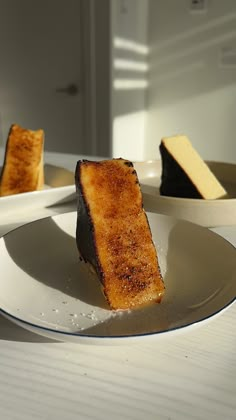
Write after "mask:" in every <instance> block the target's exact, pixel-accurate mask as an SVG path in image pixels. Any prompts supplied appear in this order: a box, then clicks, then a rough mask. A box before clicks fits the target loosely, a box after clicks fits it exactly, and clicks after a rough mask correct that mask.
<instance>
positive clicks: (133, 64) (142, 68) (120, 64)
mask: <svg viewBox="0 0 236 420" xmlns="http://www.w3.org/2000/svg"><path fill="white" fill-rule="evenodd" d="M114 69H116V70H128V71H129V70H132V71H137V72H143V73H145V72H147V71H148V65H147V63H144V62H142V61H136V60H125V59H122V58H115V60H114Z"/></svg>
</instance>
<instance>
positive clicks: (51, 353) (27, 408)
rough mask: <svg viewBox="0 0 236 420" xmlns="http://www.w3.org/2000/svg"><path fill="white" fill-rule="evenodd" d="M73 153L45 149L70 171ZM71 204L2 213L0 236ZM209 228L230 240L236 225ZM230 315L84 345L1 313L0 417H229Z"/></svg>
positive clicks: (235, 344)
mask: <svg viewBox="0 0 236 420" xmlns="http://www.w3.org/2000/svg"><path fill="white" fill-rule="evenodd" d="M0 157H1V150H0ZM78 158H79V156H72V155H70V156H69V155H59V154H54V153H46V154H45V160H46V161H47V162H48V163H53V164H55V165H62V166H64V167H66V168H67V169H71V170H74V167H75V163H76V160H77V159H78ZM72 210H75V203H70V204H66V205H63V206H61V207H60V206H58V207H54V208H53V210H52V209H38V210H37V211H34V213H33V214H28V215H25V216H24V217H23V216H21V218H20V219H19V217H17V215H16V216H15V219H14V220H13V219H12V216H11V219H10V220H9V222H7V221H6V220H7V219H5V218H4V223H1V220H0V235H3V234H5V233H6V232H7V231H9V230H11V229H12V228H13V227H15V226H16V225H20V224H24V223H26V222H28V221H29V220H36V219H38V218H40V217H45V216H49V215H53V214H56V213H63V212H67V211H72ZM214 230H215V231H216V232H218V233H220V234H221V235H222V236H224V237H225V238H227V239H228V240H229V241H230V242H231V243H232V244H234V245H235V246H236V226H232V227H229V226H227V227H222V228H217V229H214ZM235 322H236V304H234V305H233V306H231V307H230V308H229V309H228V310H227V311H226V312H224V313H223V314H222V315H221V316H219V317H216V318H215V319H213V320H212V321H211V322H210V323H209V324H207V325H204V326H201V327H199V328H197V329H193V330H189V331H187V330H186V331H185V332H182V333H181V334H179V335H177V336H171V337H168V336H165V337H164V338H160V337H158V336H157V337H156V339H153V340H151V341H146V340H145V339H144V340H143V341H139V342H135V343H132V345H131V344H129V345H126V344H122V345H118V346H106V345H104V346H90V345H87V344H76V345H75V344H69V343H59V342H50V340H49V339H46V338H43V337H40V336H38V335H36V334H33V333H30V332H28V331H26V330H24V329H22V328H20V327H18V326H16V325H15V324H13V323H11V322H10V321H7V320H6V319H5V318H4V317H1V316H0V420H54V419H55V420H75V419H83V420H87V419H97V420H99V419H103V420H107V419H115V420H116V419H137V420H139V419H140V420H141V419H142V420H143V419H146V420H151V419H155V420H156V419H160V420H162V419H163V420H164V419H165V420H182V419H186V420H192V419H196V420H197V419H204V420H205V419H206V420H207V419H217V420H218V419H219V420H221V419H224V420H230V419H235V418H236V335H235V330H236V328H235Z"/></svg>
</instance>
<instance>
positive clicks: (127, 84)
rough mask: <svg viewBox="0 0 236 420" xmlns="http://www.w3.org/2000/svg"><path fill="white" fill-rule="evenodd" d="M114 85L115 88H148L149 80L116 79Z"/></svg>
mask: <svg viewBox="0 0 236 420" xmlns="http://www.w3.org/2000/svg"><path fill="white" fill-rule="evenodd" d="M113 87H114V89H115V90H132V89H147V87H148V81H147V80H143V79H140V80H138V79H115V80H114V82H113Z"/></svg>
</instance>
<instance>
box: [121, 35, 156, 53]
mask: <svg viewBox="0 0 236 420" xmlns="http://www.w3.org/2000/svg"><path fill="white" fill-rule="evenodd" d="M113 47H114V48H118V49H122V50H126V51H132V52H135V53H137V54H141V55H148V54H149V47H148V46H147V45H143V44H140V43H138V42H136V41H133V40H129V39H125V38H120V37H115V38H114V39H113Z"/></svg>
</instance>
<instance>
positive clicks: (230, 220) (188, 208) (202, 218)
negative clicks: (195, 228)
mask: <svg viewBox="0 0 236 420" xmlns="http://www.w3.org/2000/svg"><path fill="white" fill-rule="evenodd" d="M206 163H207V164H208V166H209V167H210V168H211V170H212V172H213V173H214V174H215V175H216V177H217V178H218V179H219V181H220V182H221V183H222V184H223V186H224V187H225V189H226V190H227V192H228V194H229V197H230V198H227V199H223V200H201V199H189V198H176V197H164V196H161V195H160V193H159V187H160V182H161V181H160V180H161V171H162V167H161V160H156V161H146V162H136V163H135V169H136V170H137V174H138V177H139V180H140V184H141V189H142V193H143V201H144V206H145V208H146V210H148V211H156V212H158V213H161V214H166V215H169V216H173V217H176V218H178V219H184V220H188V221H190V222H193V223H197V224H199V225H202V226H207V227H216V226H226V225H234V224H236V165H234V164H231V163H223V162H209V161H207V162H206Z"/></svg>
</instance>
